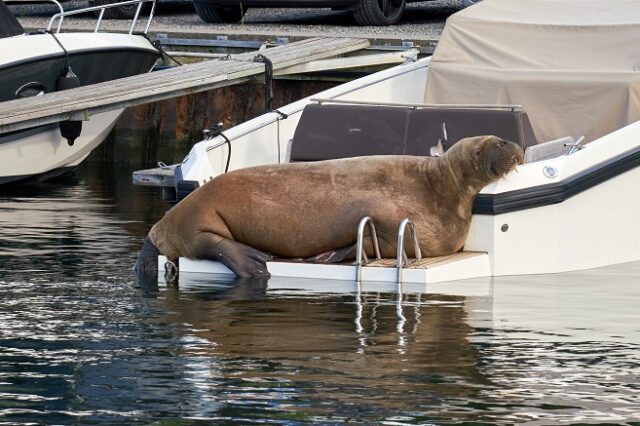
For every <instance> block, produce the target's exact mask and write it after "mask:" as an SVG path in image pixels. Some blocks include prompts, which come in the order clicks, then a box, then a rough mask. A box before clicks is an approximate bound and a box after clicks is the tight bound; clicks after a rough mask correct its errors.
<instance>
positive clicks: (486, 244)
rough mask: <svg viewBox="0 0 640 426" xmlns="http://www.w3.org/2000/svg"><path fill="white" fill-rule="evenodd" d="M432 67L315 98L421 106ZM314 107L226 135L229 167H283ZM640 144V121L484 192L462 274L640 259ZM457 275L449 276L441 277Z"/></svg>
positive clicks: (216, 157) (223, 152)
mask: <svg viewBox="0 0 640 426" xmlns="http://www.w3.org/2000/svg"><path fill="white" fill-rule="evenodd" d="M428 64H429V59H423V60H419V61H417V62H416V63H413V64H409V65H403V66H398V67H396V68H393V69H390V70H386V71H383V72H380V73H377V74H373V75H370V76H368V77H365V78H363V79H361V80H358V81H355V82H350V83H347V84H345V85H342V86H339V87H335V88H333V89H330V90H328V91H326V92H323V93H320V94H317V95H315V96H314V97H315V98H322V99H325V100H327V99H331V100H342V101H345V100H346V101H369V102H399V103H406V104H411V103H420V100H416V95H415V93H424V90H423V88H424V87H425V85H426V79H427V78H428V72H427V70H426V69H425V68H426V67H427V66H428ZM407 88H410V89H412V91H407ZM310 102H312V101H311V99H310V98H306V99H303V100H300V101H298V102H296V103H293V104H290V105H285V106H283V107H281V108H279V111H280V112H283V113H285V114H287V118H283V117H282V116H280V115H278V114H277V113H269V114H265V115H263V116H261V117H257V118H256V119H253V120H250V121H248V122H246V123H243V124H241V125H239V126H236V127H234V128H231V129H229V130H227V131H225V134H226V136H227V137H228V138H229V139H230V140H231V145H232V146H233V154H232V156H231V161H230V163H229V169H230V170H234V169H239V168H243V167H248V166H253V165H259V164H269V163H278V162H287V161H288V149H287V141H289V140H291V138H293V134H294V132H295V129H296V127H297V125H298V120H299V119H300V115H301V111H302V109H303V108H304V107H305V106H306V105H308V104H309V103H310ZM639 141H640V122H636V123H632V124H630V125H628V126H625V127H623V128H621V129H619V130H617V131H615V132H612V133H610V134H608V135H605V136H603V137H601V138H599V139H598V140H595V141H593V142H591V143H589V144H588V145H586V146H585V147H582V149H579V150H577V151H575V152H573V153H571V154H568V155H560V156H558V157H556V158H551V159H546V160H542V161H537V162H532V163H528V164H524V165H521V166H519V167H518V168H517V170H516V171H515V172H512V173H510V174H509V175H507V176H506V177H505V178H503V179H501V180H500V181H498V182H496V183H494V184H491V185H489V186H487V187H486V188H484V189H483V190H482V191H481V193H480V195H479V196H478V198H477V199H476V205H475V206H474V215H473V219H472V224H471V230H470V232H469V235H468V238H467V241H466V243H465V247H464V249H465V250H470V251H474V252H482V253H486V254H487V258H486V259H487V262H488V263H487V267H486V268H485V267H484V266H482V267H479V266H471V265H465V274H470V275H469V276H476V277H482V276H507V275H526V274H547V273H560V272H568V271H576V270H584V269H591V268H598V267H602V266H606V265H614V264H620V263H626V262H634V261H640V221H638V220H637V218H638V217H639V216H640V186H639V185H638V184H637V182H638V181H640V143H639ZM227 149H228V148H227V144H225V143H224V140H222V139H221V138H212V139H208V140H204V141H202V142H200V143H198V144H196V145H194V147H193V148H192V150H191V152H190V153H189V154H188V155H187V157H186V158H185V160H184V161H183V163H182V164H180V165H179V166H178V167H176V183H177V186H178V188H180V185H181V184H183V186H184V185H186V184H191V186H192V187H193V188H197V187H198V186H201V185H203V184H205V183H206V182H208V181H209V180H211V179H212V177H215V176H217V175H219V174H221V173H223V171H224V167H225V165H226V159H227V154H228V150H227ZM314 267H315V266H314ZM321 267H322V266H321ZM467 267H468V268H470V269H466V268H467ZM460 270H462V269H460ZM310 271H311V268H306V269H305V271H304V272H301V273H300V275H299V277H308V276H309V275H308V274H309V273H311V272H310ZM327 271H328V268H327ZM312 272H313V271H312ZM325 272H326V271H325ZM314 273H315V272H314ZM432 278H433V277H432ZM463 278H465V277H463V276H462V275H461V274H459V273H455V274H454V273H450V272H449V271H448V272H447V274H441V275H440V276H439V277H438V281H446V280H458V279H463ZM427 281H429V279H427ZM431 282H432V281H431Z"/></svg>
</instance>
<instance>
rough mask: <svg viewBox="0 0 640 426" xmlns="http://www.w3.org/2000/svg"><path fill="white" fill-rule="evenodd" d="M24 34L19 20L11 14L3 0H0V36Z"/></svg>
mask: <svg viewBox="0 0 640 426" xmlns="http://www.w3.org/2000/svg"><path fill="white" fill-rule="evenodd" d="M20 34H24V29H23V28H22V25H20V22H18V20H17V19H16V17H15V16H13V13H11V11H10V10H9V8H8V7H7V5H6V4H5V3H4V1H0V38H4V37H11V36H15V35H20Z"/></svg>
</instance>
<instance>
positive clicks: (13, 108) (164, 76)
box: [0, 37, 370, 134]
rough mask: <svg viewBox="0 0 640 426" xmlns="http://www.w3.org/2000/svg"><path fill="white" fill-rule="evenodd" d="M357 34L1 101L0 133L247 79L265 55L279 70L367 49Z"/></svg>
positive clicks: (262, 70)
mask: <svg viewBox="0 0 640 426" xmlns="http://www.w3.org/2000/svg"><path fill="white" fill-rule="evenodd" d="M369 45H370V43H369V41H368V40H366V39H361V38H333V37H314V38H309V39H306V40H302V41H297V42H293V43H288V44H282V45H279V46H276V47H271V48H267V49H263V50H260V51H253V52H246V53H240V54H235V55H228V56H227V57H225V58H221V59H213V60H209V61H203V62H197V63H193V64H186V65H182V66H179V67H175V68H170V69H165V70H160V71H155V72H151V73H147V74H140V75H136V76H132V77H126V78H122V79H118V80H112V81H108V82H104V83H99V84H94V85H87V86H82V87H79V88H75V89H68V90H64V91H59V92H52V93H46V94H44V95H42V96H37V97H30V98H24V99H15V100H10V101H6V102H0V134H2V133H8V132H12V131H17V130H23V129H27V128H31V127H35V126H41V125H46V124H51V123H57V122H59V121H65V120H83V121H86V120H88V119H89V117H90V116H91V115H94V114H97V113H101V112H106V111H113V110H117V109H121V108H126V107H129V106H135V105H141V104H146V103H150V102H156V101H160V100H165V99H170V98H174V97H178V96H183V95H188V94H193V93H198V92H203V91H207V90H211V89H216V88H220V87H225V86H230V85H234V84H240V83H244V82H247V81H251V80H253V79H254V78H256V77H257V76H261V75H262V74H264V73H265V63H263V62H256V61H255V58H256V55H258V54H260V55H263V56H264V57H266V58H267V59H269V60H270V61H271V63H272V64H273V70H274V73H277V72H278V71H279V70H280V71H281V70H284V69H292V70H298V71H299V68H298V66H302V65H304V64H306V63H309V62H312V61H317V60H320V59H326V58H331V57H336V56H340V55H343V54H345V53H349V52H354V51H357V50H361V49H366V48H368V47H369Z"/></svg>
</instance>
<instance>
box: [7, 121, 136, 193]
mask: <svg viewBox="0 0 640 426" xmlns="http://www.w3.org/2000/svg"><path fill="white" fill-rule="evenodd" d="M122 112H123V110H122V109H120V110H115V111H108V112H104V113H100V114H96V115H93V116H91V119H90V120H89V121H85V122H83V126H82V134H81V135H80V137H78V138H77V139H76V140H75V143H74V144H73V146H69V144H68V143H67V140H66V139H65V138H64V137H62V135H61V134H60V129H59V127H58V124H57V123H55V124H51V125H46V126H40V127H37V128H32V129H27V130H23V131H19V132H14V133H11V134H8V135H0V158H2V161H3V167H2V176H0V184H7V183H10V182H14V183H15V182H18V181H23V180H27V179H34V178H36V179H38V180H46V179H49V178H52V177H55V176H58V175H60V174H62V173H64V172H66V171H69V170H71V169H72V168H73V167H75V166H77V165H78V164H80V162H81V161H82V160H84V159H85V158H86V157H87V156H88V155H89V154H90V153H91V151H92V150H93V149H95V148H96V147H97V146H99V145H100V144H101V143H102V141H104V139H105V138H106V137H107V136H108V135H109V132H110V131H111V129H113V126H115V124H116V122H117V121H118V118H119V117H120V115H121V114H122Z"/></svg>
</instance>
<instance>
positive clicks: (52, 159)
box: [0, 0, 159, 184]
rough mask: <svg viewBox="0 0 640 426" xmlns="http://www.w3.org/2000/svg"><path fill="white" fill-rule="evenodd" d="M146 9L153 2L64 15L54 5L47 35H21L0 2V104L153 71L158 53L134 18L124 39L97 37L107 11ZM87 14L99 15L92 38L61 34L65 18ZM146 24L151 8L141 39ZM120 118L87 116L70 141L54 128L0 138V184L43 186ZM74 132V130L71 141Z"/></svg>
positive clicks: (108, 35)
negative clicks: (30, 181)
mask: <svg viewBox="0 0 640 426" xmlns="http://www.w3.org/2000/svg"><path fill="white" fill-rule="evenodd" d="M14 1H15V0H14ZM147 2H151V3H152V4H153V5H155V1H154V0H133V1H126V2H121V3H114V4H110V5H105V6H100V7H90V8H86V9H79V10H72V11H67V12H65V11H64V10H63V8H62V6H61V5H60V4H59V3H58V2H57V1H53V3H55V4H56V5H57V6H58V8H59V12H58V13H56V14H55V15H53V16H52V17H51V20H50V22H49V26H48V28H47V30H46V31H43V32H38V33H25V32H24V30H23V28H22V26H21V25H20V23H19V22H18V20H17V19H16V18H15V17H14V16H13V14H12V13H11V11H10V10H9V8H8V7H7V6H6V5H5V4H4V2H1V1H0V102H2V101H8V100H12V99H17V98H22V97H28V96H39V95H41V94H44V93H49V92H53V91H56V90H62V89H64V88H69V87H71V86H73V85H78V84H79V85H89V84H96V83H101V82H105V81H111V80H115V79H118V78H123V77H128V76H132V75H136V74H141V73H146V72H149V71H151V69H152V67H153V65H154V64H155V62H156V60H157V59H158V57H159V53H158V50H157V49H156V48H155V47H154V46H153V45H152V44H151V43H150V41H149V40H148V39H147V38H146V36H145V35H144V34H134V33H133V30H134V27H135V25H136V23H137V21H138V15H136V18H134V19H133V20H132V25H131V30H130V31H129V33H127V34H118V33H107V32H102V31H100V24H101V21H102V14H103V13H104V10H105V9H106V8H110V7H119V6H121V5H123V4H125V5H135V4H137V5H139V7H140V8H141V6H142V5H143V4H144V3H147ZM93 12H98V13H100V16H99V17H98V18H97V23H96V27H95V31H94V32H85V33H74V32H64V31H62V27H63V20H64V19H65V18H66V17H68V16H71V15H77V14H82V13H93ZM152 16H153V6H152V10H151V14H150V15H149V18H148V20H147V22H146V28H145V30H144V33H146V30H147V29H148V27H149V24H150V22H151V18H152ZM70 70H71V73H70ZM74 74H75V76H77V78H78V79H79V83H78V81H77V80H76V79H75V78H74ZM70 82H71V83H70ZM70 84H71V86H70ZM122 111H123V110H115V111H109V112H105V113H100V114H96V115H93V116H92V117H91V119H90V120H88V121H84V122H81V123H82V126H81V129H79V127H80V126H79V125H78V123H80V122H78V123H76V124H73V123H72V124H70V126H71V132H70V133H69V131H68V130H62V128H63V127H64V126H66V125H67V124H63V125H62V127H61V125H60V124H58V123H54V124H50V125H43V126H38V127H34V128H29V129H24V130H19V131H14V132H9V133H0V161H1V164H2V167H0V184H5V183H9V182H15V181H20V180H25V179H46V178H50V177H53V176H57V175H59V174H62V173H64V172H66V171H68V170H70V169H72V168H73V167H75V166H77V165H78V164H79V163H80V162H81V161H82V160H83V159H85V158H86V157H87V156H88V155H89V153H90V152H91V151H92V150H93V149H94V148H96V147H97V146H98V145H100V143H102V141H103V140H104V139H105V138H106V137H107V135H108V134H109V132H110V131H111V129H112V128H113V126H114V125H115V123H116V121H117V120H118V118H119V117H120V114H121V113H122ZM74 127H75V130H76V131H77V130H80V132H79V136H77V137H75V136H76V135H77V133H74ZM63 134H64V135H63Z"/></svg>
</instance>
